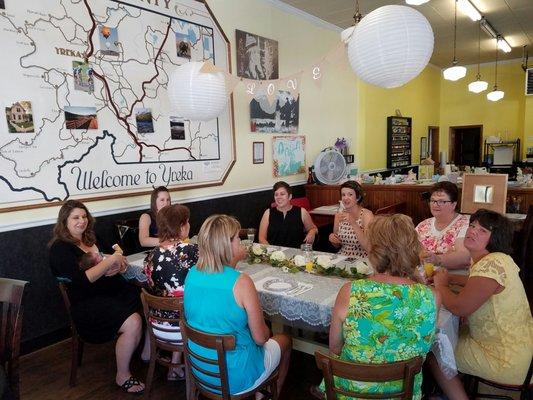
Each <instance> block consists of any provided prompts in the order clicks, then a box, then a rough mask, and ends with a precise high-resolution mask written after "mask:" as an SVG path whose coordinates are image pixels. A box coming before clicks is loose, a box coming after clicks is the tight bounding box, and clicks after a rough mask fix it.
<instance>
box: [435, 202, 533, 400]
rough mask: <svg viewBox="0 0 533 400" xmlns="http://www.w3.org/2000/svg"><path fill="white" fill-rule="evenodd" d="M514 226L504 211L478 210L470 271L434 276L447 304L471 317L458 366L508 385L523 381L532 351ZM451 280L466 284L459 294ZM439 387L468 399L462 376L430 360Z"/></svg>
mask: <svg viewBox="0 0 533 400" xmlns="http://www.w3.org/2000/svg"><path fill="white" fill-rule="evenodd" d="M512 238H513V230H512V226H511V223H510V221H509V220H508V219H507V218H505V217H504V216H503V215H501V214H498V213H496V212H494V211H489V210H484V209H481V210H478V211H476V212H475V213H474V214H473V215H472V216H471V217H470V225H469V227H468V229H467V231H466V236H465V240H464V245H465V247H466V248H467V249H468V251H469V252H470V255H471V256H472V260H473V265H472V267H471V268H470V275H469V276H468V277H466V276H458V275H457V276H453V275H450V276H449V275H448V273H447V271H446V270H445V269H442V270H440V271H439V272H437V273H436V275H435V277H434V282H435V288H436V290H437V291H438V292H439V293H440V294H441V296H442V302H443V304H444V306H445V307H446V308H447V309H448V310H450V311H451V312H452V313H454V314H455V315H458V316H461V317H466V318H467V319H468V326H467V327H466V328H468V329H467V330H464V331H462V332H461V334H460V336H459V342H458V344H457V347H456V349H455V359H456V362H457V369H458V370H459V371H460V372H463V373H466V374H470V375H475V376H479V377H482V378H485V379H489V380H491V381H496V382H500V383H504V384H511V385H520V384H522V383H523V382H524V379H525V376H526V373H527V370H528V367H529V364H530V362H531V357H532V354H533V319H532V318H531V311H530V308H529V304H528V300H527V297H526V293H525V290H524V286H523V284H522V282H521V281H520V278H519V276H518V272H519V269H518V267H517V266H516V264H515V263H514V261H513V259H512V258H511V257H510V256H509V254H510V252H511V242H512ZM449 283H457V284H464V288H463V289H462V290H461V292H460V293H459V294H455V293H453V292H452V291H451V290H450V289H449V287H448V284H449ZM430 364H431V367H432V371H433V373H434V375H435V378H436V379H437V381H438V382H439V385H440V387H441V389H442V390H443V391H444V393H445V394H446V395H447V396H448V397H449V398H451V399H457V400H462V399H465V400H466V399H468V397H467V395H466V393H465V390H464V388H463V386H462V384H461V381H460V380H459V377H458V376H455V377H454V378H452V379H449V380H448V379H446V378H445V377H444V375H443V374H442V372H441V371H440V370H439V369H438V366H437V364H436V362H431V361H430Z"/></svg>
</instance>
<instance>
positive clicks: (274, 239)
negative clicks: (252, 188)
mask: <svg viewBox="0 0 533 400" xmlns="http://www.w3.org/2000/svg"><path fill="white" fill-rule="evenodd" d="M291 199H292V190H291V187H290V186H289V185H288V184H287V183H286V182H283V181H280V182H277V183H276V184H275V185H274V202H275V203H276V206H275V207H271V208H269V209H268V210H266V211H265V213H264V214H263V218H261V223H260V224H259V243H263V244H273V245H276V246H286V247H295V248H300V245H301V244H302V243H309V244H313V242H314V241H315V235H316V234H317V232H318V228H317V227H316V226H315V224H314V223H313V220H312V219H311V216H310V215H309V213H308V212H307V210H306V209H305V208H300V207H298V206H293V205H292V204H291Z"/></svg>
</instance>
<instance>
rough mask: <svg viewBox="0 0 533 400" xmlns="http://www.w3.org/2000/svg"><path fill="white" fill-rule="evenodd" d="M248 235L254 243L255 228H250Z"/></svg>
mask: <svg viewBox="0 0 533 400" xmlns="http://www.w3.org/2000/svg"><path fill="white" fill-rule="evenodd" d="M247 235H248V240H250V241H251V242H254V240H255V229H254V228H249V229H248V232H247Z"/></svg>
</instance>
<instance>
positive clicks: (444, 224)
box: [416, 182, 470, 269]
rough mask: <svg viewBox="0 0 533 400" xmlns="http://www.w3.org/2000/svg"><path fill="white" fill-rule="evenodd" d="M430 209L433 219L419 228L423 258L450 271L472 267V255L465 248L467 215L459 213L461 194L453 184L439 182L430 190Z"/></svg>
mask: <svg viewBox="0 0 533 400" xmlns="http://www.w3.org/2000/svg"><path fill="white" fill-rule="evenodd" d="M430 196H431V197H430V199H429V209H430V211H431V215H433V217H431V218H428V219H426V220H424V221H422V222H421V223H419V224H418V225H417V227H416V231H417V232H418V238H419V240H420V243H422V247H423V250H422V252H421V253H420V258H421V259H422V260H423V261H425V262H430V263H432V264H435V265H439V266H441V267H446V268H448V269H463V268H468V267H469V266H470V254H469V253H468V250H466V249H465V247H464V245H463V239H464V237H465V233H466V228H467V227H468V216H466V215H461V214H459V213H458V212H457V211H456V207H457V197H458V191H457V186H456V185H455V184H454V183H451V182H439V183H436V184H434V185H433V186H432V187H431V189H430Z"/></svg>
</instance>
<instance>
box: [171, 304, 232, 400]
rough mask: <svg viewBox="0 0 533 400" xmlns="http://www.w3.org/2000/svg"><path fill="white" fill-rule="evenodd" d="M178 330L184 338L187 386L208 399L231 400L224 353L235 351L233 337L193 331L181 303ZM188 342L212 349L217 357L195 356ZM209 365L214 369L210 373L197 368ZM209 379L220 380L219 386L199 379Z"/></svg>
mask: <svg viewBox="0 0 533 400" xmlns="http://www.w3.org/2000/svg"><path fill="white" fill-rule="evenodd" d="M180 313H181V316H182V318H181V320H180V327H181V334H182V337H183V348H184V353H185V365H186V368H187V379H188V381H189V384H190V385H192V386H193V390H198V391H199V392H200V393H201V394H202V395H203V396H205V397H207V398H209V399H220V398H222V399H224V400H229V399H230V398H231V395H230V391H229V383H228V368H227V365H226V351H228V350H233V349H235V336H233V335H212V334H209V333H205V332H202V331H199V330H197V329H194V328H192V327H191V326H189V325H188V324H187V321H186V320H185V313H184V312H183V304H180ZM189 341H192V342H194V343H196V344H197V345H200V346H203V347H206V348H208V349H212V350H214V351H215V352H216V355H217V358H207V357H203V356H201V355H199V354H196V353H195V352H194V351H193V350H191V348H190V347H189ZM199 362H201V363H202V365H204V366H205V365H206V364H207V365H208V366H209V367H211V366H214V367H215V368H213V370H215V372H213V371H211V370H207V369H205V368H202V366H200V364H199ZM200 374H202V375H204V376H209V377H212V378H214V379H215V381H219V382H220V384H219V385H217V384H213V383H210V382H207V381H205V380H204V379H203V378H202V376H201V375H200Z"/></svg>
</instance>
